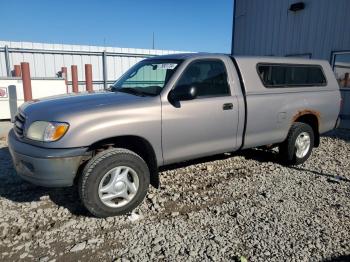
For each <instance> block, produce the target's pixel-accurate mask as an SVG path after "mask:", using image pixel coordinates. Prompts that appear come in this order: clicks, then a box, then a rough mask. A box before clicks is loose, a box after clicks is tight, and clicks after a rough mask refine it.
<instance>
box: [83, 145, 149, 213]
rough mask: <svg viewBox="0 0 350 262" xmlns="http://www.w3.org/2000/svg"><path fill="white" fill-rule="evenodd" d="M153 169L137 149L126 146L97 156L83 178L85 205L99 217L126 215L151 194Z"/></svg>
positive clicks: (86, 168) (90, 162) (89, 164)
mask: <svg viewBox="0 0 350 262" xmlns="http://www.w3.org/2000/svg"><path fill="white" fill-rule="evenodd" d="M149 177H150V174H149V169H148V167H147V164H146V163H145V161H144V160H143V159H142V158H141V157H140V156H139V155H137V154H136V153H134V152H132V151H130V150H127V149H122V148H115V149H109V150H106V151H103V152H101V153H99V154H97V155H96V156H95V157H93V158H92V159H91V160H90V161H89V163H88V164H87V165H86V167H85V168H84V171H83V173H82V176H81V177H80V180H79V194H80V198H81V200H82V202H83V204H84V206H85V207H86V208H87V209H88V210H89V211H90V212H91V213H92V214H93V215H95V216H97V217H108V216H116V215H124V214H126V213H128V212H130V211H132V210H133V209H134V208H135V207H137V206H138V205H139V204H140V203H141V202H142V200H143V199H144V197H145V196H146V194H147V191H148V186H149Z"/></svg>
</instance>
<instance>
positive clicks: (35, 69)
mask: <svg viewBox="0 0 350 262" xmlns="http://www.w3.org/2000/svg"><path fill="white" fill-rule="evenodd" d="M5 46H8V48H9V60H10V68H11V70H12V69H13V66H14V65H15V64H20V63H21V62H29V63H30V71H31V76H32V77H55V76H56V73H57V72H58V71H60V70H61V67H62V66H66V67H67V69H68V81H71V70H70V66H71V65H77V66H78V79H79V84H80V85H81V87H80V89H83V85H84V82H83V81H84V80H85V72H84V65H85V64H92V72H93V80H94V82H95V83H94V89H102V88H103V84H102V82H103V80H104V79H103V52H106V69H107V70H106V76H107V82H108V83H111V82H113V81H114V80H116V79H117V78H118V77H119V76H121V75H122V74H123V73H124V72H125V71H126V70H127V69H129V68H130V67H131V66H132V65H134V64H135V63H137V62H138V61H140V60H142V59H144V58H146V57H150V56H155V55H163V54H164V55H165V54H172V53H181V52H180V51H172V50H155V49H136V48H118V47H102V46H86V45H64V44H45V43H31V42H10V41H0V77H3V76H6V75H7V70H6V63H5ZM80 81H82V82H80ZM96 81H99V82H96Z"/></svg>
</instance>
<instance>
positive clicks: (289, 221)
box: [0, 130, 350, 261]
mask: <svg viewBox="0 0 350 262" xmlns="http://www.w3.org/2000/svg"><path fill="white" fill-rule="evenodd" d="M201 161H203V162H199V161H193V162H190V163H185V164H181V165H175V166H170V167H168V168H167V170H165V171H163V172H162V173H161V178H160V180H161V188H160V190H156V189H154V188H150V191H149V194H148V196H147V198H146V199H145V201H144V202H143V204H142V205H141V206H140V208H138V209H137V210H136V211H135V212H134V213H132V214H130V215H127V216H122V217H111V218H107V219H97V218H94V217H91V216H90V215H89V214H88V213H87V212H86V211H85V209H84V208H83V207H82V205H81V203H80V201H79V197H78V193H77V190H76V189H75V188H65V189H47V188H42V187H38V186H35V185H31V184H29V183H27V182H24V181H22V180H21V179H20V178H19V177H17V175H16V174H15V171H14V169H13V166H12V163H11V161H10V155H9V152H8V148H7V144H6V141H5V139H2V140H0V179H1V184H0V260H2V261H17V260H19V259H23V260H40V261H52V260H56V261H76V260H78V259H80V260H82V261H97V260H98V259H104V260H105V261H114V260H117V261H118V260H120V261H127V260H146V259H152V260H170V261H174V260H183V261H203V260H205V261H219V260H228V259H230V260H237V261H238V260H239V259H240V258H241V257H244V258H247V259H248V261H330V260H335V261H349V260H350V256H349V255H350V201H349V200H350V131H344V130H338V131H336V132H333V133H330V134H328V135H327V136H324V137H322V139H321V146H320V147H319V148H317V149H315V150H314V151H313V153H312V156H311V158H310V159H309V160H308V161H307V162H306V163H305V164H303V165H300V166H293V167H285V166H283V165H281V164H280V163H279V160H278V156H277V154H276V152H275V151H273V150H272V151H267V150H261V149H251V150H245V151H241V152H236V153H233V154H223V155H218V156H214V157H211V158H206V159H202V160H201Z"/></svg>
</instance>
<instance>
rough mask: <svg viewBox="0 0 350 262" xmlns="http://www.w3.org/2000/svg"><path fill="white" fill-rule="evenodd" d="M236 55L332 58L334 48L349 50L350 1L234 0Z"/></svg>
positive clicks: (335, 49)
mask: <svg viewBox="0 0 350 262" xmlns="http://www.w3.org/2000/svg"><path fill="white" fill-rule="evenodd" d="M235 1H236V4H235V7H236V11H235V29H234V32H235V33H234V52H233V53H234V54H235V55H274V56H286V55H301V54H308V53H310V54H311V57H312V58H319V59H326V60H328V61H330V59H331V52H332V51H340V50H350V19H349V14H350V1H349V0H305V1H302V2H304V3H305V9H304V10H301V11H298V12H292V11H289V10H288V9H289V7H290V5H291V4H293V3H295V2H300V1H297V0H263V1H262V0H235Z"/></svg>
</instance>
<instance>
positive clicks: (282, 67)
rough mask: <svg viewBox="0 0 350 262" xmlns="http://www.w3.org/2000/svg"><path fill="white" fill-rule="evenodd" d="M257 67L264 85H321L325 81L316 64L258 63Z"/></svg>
mask: <svg viewBox="0 0 350 262" xmlns="http://www.w3.org/2000/svg"><path fill="white" fill-rule="evenodd" d="M257 69H258V73H259V76H260V79H261V81H262V82H263V84H264V85H265V86H266V87H298V86H323V85H325V84H326V83H327V81H326V77H325V75H324V73H323V70H322V68H321V66H318V65H291V64H258V67H257Z"/></svg>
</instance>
